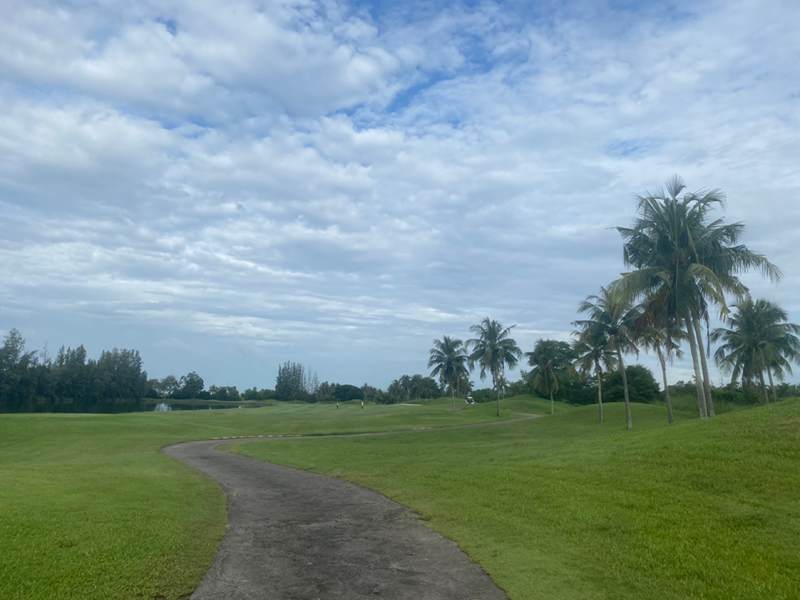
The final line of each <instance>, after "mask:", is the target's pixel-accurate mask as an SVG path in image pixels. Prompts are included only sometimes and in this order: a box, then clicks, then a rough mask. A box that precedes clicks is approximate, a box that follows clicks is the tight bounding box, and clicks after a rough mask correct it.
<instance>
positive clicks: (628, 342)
mask: <svg viewBox="0 0 800 600" xmlns="http://www.w3.org/2000/svg"><path fill="white" fill-rule="evenodd" d="M578 312H579V313H586V314H587V316H588V319H585V320H580V321H575V322H574V323H573V325H574V326H576V327H578V329H579V330H580V331H581V332H584V331H588V330H594V332H593V335H598V336H602V337H605V338H606V339H607V340H608V347H609V349H611V350H613V351H614V352H615V353H616V355H617V360H618V361H619V371H620V373H621V374H622V388H623V391H624V397H625V418H626V420H627V424H628V429H631V428H632V427H633V417H632V416H631V400H630V394H629V392H628V375H627V373H626V372H625V362H624V361H623V360H622V355H623V354H624V353H627V352H638V350H637V348H636V344H635V342H634V334H635V331H636V322H637V320H638V319H639V318H640V317H641V312H640V310H639V309H638V307H634V306H632V304H631V301H630V297H629V295H628V294H625V293H624V292H623V290H621V289H619V286H618V285H616V282H615V283H612V284H611V285H609V286H607V287H601V288H600V293H599V294H597V295H592V296H589V297H588V298H586V300H584V301H583V302H582V303H581V305H580V306H579V307H578Z"/></svg>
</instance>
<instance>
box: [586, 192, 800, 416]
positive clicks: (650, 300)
mask: <svg viewBox="0 0 800 600" xmlns="http://www.w3.org/2000/svg"><path fill="white" fill-rule="evenodd" d="M637 200H638V207H637V212H638V217H637V219H636V221H635V223H634V225H633V227H630V228H628V227H618V228H617V230H618V231H619V232H620V234H621V235H622V238H623V242H624V246H623V253H624V261H625V266H626V267H629V268H631V269H632V270H631V271H630V272H627V273H624V274H623V275H622V277H621V278H620V279H618V280H616V281H614V282H612V283H611V284H610V285H608V286H606V287H602V288H601V289H600V293H599V294H596V295H592V296H589V297H588V298H587V299H586V300H585V301H584V302H583V303H582V304H581V305H580V308H579V312H580V313H583V314H585V315H586V318H584V319H582V320H578V321H575V322H574V325H575V326H576V327H577V330H576V331H575V332H574V335H575V337H576V342H575V351H576V354H577V355H578V357H579V359H578V363H577V364H578V366H579V368H581V369H582V370H583V371H584V372H585V373H591V372H592V371H593V372H594V373H595V375H597V377H598V383H600V382H601V375H602V373H603V369H604V368H605V369H606V370H609V369H613V368H619V369H620V372H621V374H622V379H623V386H624V388H625V391H624V398H625V408H626V411H625V412H626V418H627V425H628V427H629V428H630V427H632V426H633V422H632V418H631V411H630V401H629V395H628V388H627V380H626V377H625V366H624V360H623V355H624V354H628V353H631V352H633V353H638V352H639V349H640V348H645V349H652V350H654V351H655V352H656V354H657V355H658V357H659V361H660V363H661V368H662V373H663V377H664V388H665V392H666V400H667V408H668V415H669V420H670V422H672V407H671V405H670V401H669V389H668V387H667V378H666V364H667V363H668V362H670V361H671V360H672V358H673V357H675V356H679V353H680V349H679V345H680V342H681V341H682V340H687V341H688V343H689V349H690V352H691V356H692V364H693V366H694V372H695V381H696V388H697V401H698V409H699V412H700V417H701V418H707V417H713V416H714V415H715V412H714V402H713V399H712V397H711V381H710V378H709V375H708V363H707V360H706V357H707V354H708V346H707V345H704V341H703V337H704V326H705V328H706V329H708V327H709V322H710V316H711V311H712V309H716V311H717V315H718V317H719V318H720V319H722V320H723V321H727V323H728V325H729V326H730V327H729V328H728V329H725V328H721V329H717V330H714V331H713V332H712V331H708V341H718V340H723V341H724V342H725V343H724V344H723V345H722V346H721V347H720V348H719V349H718V350H717V351H716V353H715V355H714V356H715V359H716V361H717V363H718V365H719V366H720V367H721V368H722V369H723V370H726V371H728V372H730V373H732V375H733V381H736V380H737V379H738V378H739V377H742V378H743V382H745V383H748V382H752V380H753V379H754V378H755V377H759V378H760V381H761V385H762V388H763V391H764V394H765V400H766V401H767V402H768V401H769V399H768V397H767V396H766V387H765V385H764V379H763V375H764V372H766V373H768V375H769V378H770V384H772V375H773V374H775V375H776V376H778V377H779V378H782V377H783V375H784V373H785V372H791V366H790V364H789V363H790V362H797V361H798V358H800V342H798V340H797V337H796V335H797V333H798V332H800V330H798V328H797V326H795V325H792V324H790V323H788V318H787V315H786V313H785V311H782V310H781V309H780V308H778V307H777V306H776V305H774V304H772V303H770V302H767V301H766V300H758V301H753V300H752V299H751V298H750V296H749V292H748V289H747V287H745V285H744V284H743V283H742V282H741V281H740V279H739V275H741V274H742V273H744V272H745V271H748V270H751V269H757V270H760V272H761V274H762V275H763V276H764V277H766V278H768V279H769V280H771V281H775V282H776V281H778V280H780V278H781V275H782V274H781V271H780V269H778V268H777V267H776V266H775V265H773V264H772V263H770V262H769V261H768V260H767V259H766V257H765V256H763V255H762V254H759V253H757V252H753V251H752V250H750V249H749V248H747V247H746V246H744V245H742V244H740V243H739V239H740V237H741V235H742V233H743V231H744V225H743V224H742V223H733V224H725V223H724V222H723V220H722V219H715V220H713V221H712V220H710V218H709V216H710V212H711V210H712V209H714V208H716V207H719V206H724V204H725V196H724V194H723V193H722V192H721V191H719V190H711V191H699V192H686V185H685V184H684V182H683V181H682V180H681V179H680V178H679V177H677V176H675V177H673V178H672V179H670V180H669V181H667V183H666V185H665V188H664V189H660V190H658V191H657V192H656V193H654V194H647V195H644V196H638V197H637ZM726 295H728V296H731V297H733V298H735V299H736V301H737V303H736V304H734V305H733V306H734V309H736V311H737V313H736V314H734V315H731V311H730V309H729V307H728V304H727V301H726ZM600 385H602V384H600ZM600 385H599V386H598V396H599V397H598V400H599V404H600V420H601V421H602V388H601V387H600ZM773 393H774V388H773Z"/></svg>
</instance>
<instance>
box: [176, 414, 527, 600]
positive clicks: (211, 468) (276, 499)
mask: <svg viewBox="0 0 800 600" xmlns="http://www.w3.org/2000/svg"><path fill="white" fill-rule="evenodd" d="M536 416H538V415H526V418H523V419H514V420H513V421H493V422H490V423H478V424H472V425H459V426H455V427H442V428H437V429H429V430H425V431H441V430H443V429H465V428H469V427H481V426H489V425H499V424H502V423H510V422H515V421H524V420H528V419H532V418H535V417H536ZM402 433H419V431H416V432H415V431H398V432H385V433H383V432H382V433H371V434H352V435H347V436H342V435H339V436H308V438H311V439H319V438H322V437H363V436H371V435H396V434H402ZM268 439H272V440H275V439H301V438H299V437H285V438H268ZM249 441H265V438H238V439H233V440H228V441H220V440H214V441H207V442H188V443H184V444H176V445H174V446H167V447H166V448H163V449H162V452H163V453H164V454H166V455H168V456H171V457H173V458H176V459H178V460H180V461H182V462H184V463H186V464H187V465H189V466H190V467H192V468H193V469H196V470H197V471H199V472H201V473H202V474H204V475H206V476H208V477H211V478H212V479H214V480H215V481H217V482H218V483H219V484H220V485H221V486H222V489H223V490H224V491H225V494H226V495H227V498H228V525H227V531H226V534H225V538H224V540H223V541H222V544H221V545H220V548H219V550H218V551H217V555H216V557H215V559H214V563H213V564H212V566H211V569H209V571H208V573H206V576H205V577H204V578H203V581H202V582H201V583H200V586H199V587H198V588H197V590H196V591H195V593H194V594H193V595H192V598H193V599H196V600H256V599H258V600H261V599H264V600H267V599H268V600H273V599H275V600H278V599H280V600H295V599H296V600H333V599H337V600H338V599H341V600H362V599H367V598H370V599H374V598H386V599H391V600H484V599H485V600H506V599H507V596H506V594H505V593H504V592H503V591H501V590H500V589H499V588H498V587H497V586H495V585H494V583H493V582H492V580H491V579H490V578H489V576H488V575H486V573H485V572H484V571H483V569H482V568H481V567H480V565H477V564H475V563H472V562H470V560H469V557H467V555H466V554H464V552H462V551H461V550H460V549H459V548H458V546H457V545H456V544H455V543H454V542H452V541H450V540H447V539H445V538H443V537H442V536H440V535H439V534H438V533H436V532H434V531H432V530H431V529H429V528H427V527H425V526H424V525H422V524H421V523H419V522H418V521H417V520H416V519H415V515H414V514H413V513H412V512H411V511H410V510H409V509H408V508H406V507H404V506H402V505H400V504H397V503H396V502H393V501H392V500H389V499H388V498H386V497H385V496H383V495H381V494H379V493H377V492H374V491H372V490H368V489H366V488H363V487H361V486H358V485H355V484H353V483H348V482H346V481H342V480H340V479H336V478H334V477H330V476H328V475H319V474H316V473H309V472H307V471H300V470H297V469H291V468H289V467H283V466H280V465H274V464H271V463H266V462H263V461H260V460H257V459H255V458H251V457H249V456H243V455H239V454H230V453H227V452H219V451H217V450H215V447H216V446H218V445H220V444H230V443H240V442H249Z"/></svg>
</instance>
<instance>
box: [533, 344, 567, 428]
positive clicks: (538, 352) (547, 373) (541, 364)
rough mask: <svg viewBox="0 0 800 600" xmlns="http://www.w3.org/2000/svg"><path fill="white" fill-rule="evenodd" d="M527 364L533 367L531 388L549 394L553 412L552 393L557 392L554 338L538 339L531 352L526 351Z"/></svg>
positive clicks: (556, 349)
mask: <svg viewBox="0 0 800 600" xmlns="http://www.w3.org/2000/svg"><path fill="white" fill-rule="evenodd" d="M525 356H527V357H528V364H529V365H530V366H532V367H533V370H532V371H531V378H532V379H533V388H534V389H535V390H536V391H538V392H544V393H549V394H550V414H551V415H552V414H553V413H554V402H553V394H554V393H556V392H558V377H557V375H556V371H555V364H554V363H555V362H556V361H557V360H558V357H559V346H558V342H557V341H556V340H538V341H537V342H536V345H535V346H534V347H533V352H526V353H525Z"/></svg>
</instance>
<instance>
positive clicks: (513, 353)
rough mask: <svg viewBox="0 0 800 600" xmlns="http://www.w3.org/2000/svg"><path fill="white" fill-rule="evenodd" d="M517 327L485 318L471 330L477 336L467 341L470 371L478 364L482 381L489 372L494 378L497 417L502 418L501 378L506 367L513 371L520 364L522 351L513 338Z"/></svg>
mask: <svg viewBox="0 0 800 600" xmlns="http://www.w3.org/2000/svg"><path fill="white" fill-rule="evenodd" d="M514 327H515V325H512V326H511V327H505V328H504V327H503V326H502V325H501V324H500V323H499V322H498V321H495V320H493V319H490V318H489V317H484V319H483V321H481V322H480V323H478V324H477V325H473V326H472V327H470V328H469V330H470V331H471V332H472V333H474V334H475V335H477V337H476V338H473V339H471V340H467V347H468V348H469V349H471V353H470V355H469V357H468V359H467V364H468V365H469V368H470V369H473V368H474V367H475V365H476V364H478V365H479V366H480V368H481V372H480V375H481V379H486V371H487V370H488V371H489V373H490V374H491V376H492V386H493V387H494V389H495V391H496V392H497V416H498V417H499V416H500V381H501V380H500V376H501V375H502V374H503V371H504V370H505V368H506V367H508V368H510V369H513V368H514V367H516V366H517V364H518V363H519V359H520V357H521V356H522V350H520V349H519V347H518V346H517V342H515V341H514V340H513V339H512V338H511V330H512V329H513V328H514Z"/></svg>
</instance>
